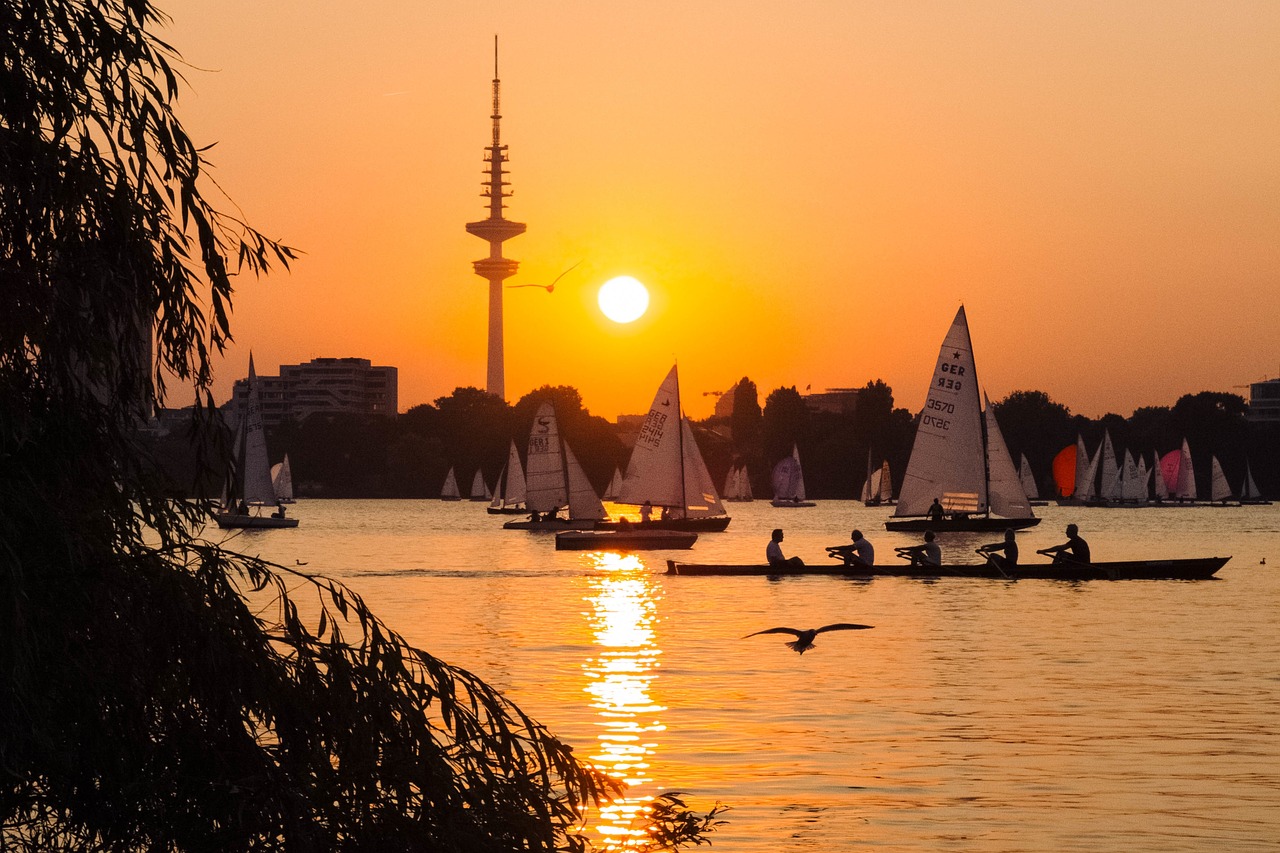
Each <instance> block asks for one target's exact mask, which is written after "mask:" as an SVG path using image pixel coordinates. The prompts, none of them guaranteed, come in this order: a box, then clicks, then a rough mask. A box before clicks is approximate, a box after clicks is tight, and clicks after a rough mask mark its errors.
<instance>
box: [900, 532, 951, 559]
mask: <svg viewBox="0 0 1280 853" xmlns="http://www.w3.org/2000/svg"><path fill="white" fill-rule="evenodd" d="M937 538H938V537H937V536H935V535H934V533H933V531H932V530H926V531H925V532H924V542H923V543H921V544H919V545H908V546H906V547H904V548H894V549H893V550H894V553H896V554H897V555H898V556H899V557H902V558H903V559H904V560H910V561H911V565H913V566H941V565H942V546H941V545H939V544H938V543H937V541H936V540H937Z"/></svg>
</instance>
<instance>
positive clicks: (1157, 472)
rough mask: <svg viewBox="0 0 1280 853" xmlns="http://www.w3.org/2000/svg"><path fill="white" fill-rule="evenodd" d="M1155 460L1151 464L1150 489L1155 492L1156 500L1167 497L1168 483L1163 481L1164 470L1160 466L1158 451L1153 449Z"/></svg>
mask: <svg viewBox="0 0 1280 853" xmlns="http://www.w3.org/2000/svg"><path fill="white" fill-rule="evenodd" d="M1153 455H1154V456H1155V462H1154V463H1153V464H1152V466H1151V490H1152V491H1153V492H1155V496H1156V500H1161V501H1164V500H1168V499H1169V484H1168V483H1166V482H1165V481H1164V471H1163V469H1162V468H1161V467H1160V453H1159V451H1153Z"/></svg>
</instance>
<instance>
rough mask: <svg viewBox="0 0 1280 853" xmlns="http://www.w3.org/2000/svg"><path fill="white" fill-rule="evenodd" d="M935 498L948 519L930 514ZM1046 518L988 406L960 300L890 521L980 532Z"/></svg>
mask: <svg viewBox="0 0 1280 853" xmlns="http://www.w3.org/2000/svg"><path fill="white" fill-rule="evenodd" d="M935 500H937V501H938V502H939V503H940V504H941V506H942V509H943V510H944V512H945V513H947V515H946V516H944V517H943V518H941V519H938V518H930V517H929V512H930V506H931V505H932V504H933V502H934V501H935ZM993 514H994V515H993ZM1000 516H1003V517H1000ZM1039 523H1040V519H1039V518H1036V516H1035V515H1034V514H1033V513H1032V511H1031V504H1030V502H1029V501H1028V500H1027V495H1026V493H1025V492H1023V491H1022V484H1021V482H1019V480H1018V472H1017V470H1015V469H1014V467H1013V458H1012V457H1011V456H1010V455H1009V448H1008V447H1007V446H1006V445H1005V443H1004V437H1003V436H1001V434H1000V427H999V426H998V425H997V424H996V419H995V412H994V411H993V410H992V408H991V406H990V404H988V405H987V406H986V411H985V412H984V411H983V406H982V397H981V395H980V393H979V385H978V376H977V369H976V367H975V361H974V356H973V344H972V342H971V341H970V339H969V323H968V319H967V318H966V317H965V313H964V306H961V307H960V310H959V311H957V312H956V316H955V319H954V320H953V321H952V323H951V328H950V329H949V330H948V332H947V335H946V337H945V338H944V339H943V341H942V347H941V349H940V350H939V352H938V361H937V363H936V365H935V366H934V371H933V376H932V377H931V379H930V381H929V395H928V397H927V399H926V400H925V406H924V409H923V411H922V412H921V415H920V421H919V426H918V427H917V429H916V438H915V444H914V445H913V446H912V448H911V458H910V460H908V462H907V473H906V476H905V477H904V478H903V481H902V488H901V489H900V491H899V492H898V508H897V509H896V510H895V511H894V514H893V518H892V519H890V520H889V521H887V522H885V527H886V528H887V529H889V530H973V531H977V530H1002V529H1005V528H1010V527H1012V528H1018V527H1030V526H1032V525H1034V524H1039Z"/></svg>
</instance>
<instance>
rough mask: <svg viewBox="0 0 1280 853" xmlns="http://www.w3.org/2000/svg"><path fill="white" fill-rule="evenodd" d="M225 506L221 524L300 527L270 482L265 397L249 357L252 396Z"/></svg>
mask: <svg viewBox="0 0 1280 853" xmlns="http://www.w3.org/2000/svg"><path fill="white" fill-rule="evenodd" d="M227 473H228V477H227V484H226V489H225V491H224V493H223V499H222V506H221V508H220V509H219V510H218V511H217V512H215V513H214V516H213V518H214V521H216V522H217V523H218V526H219V527H222V528H226V529H230V528H280V527H297V526H298V519H296V518H285V514H284V506H283V505H282V504H281V503H280V501H279V499H278V498H277V497H276V490H275V487H274V486H273V485H272V483H271V466H270V464H269V462H268V460H267V437H266V431H265V430H264V429H263V426H262V398H261V393H260V392H259V390H258V376H257V374H256V373H255V372H254V369H253V355H252V354H250V356H249V397H248V401H247V405H246V407H245V411H244V413H243V414H242V416H241V418H240V424H239V426H238V427H237V429H236V455H235V459H234V460H233V462H232V464H231V466H230V468H229V469H228V472H227ZM269 506H273V507H276V511H275V512H274V513H272V514H271V515H263V514H262V510H263V508H265V507H269Z"/></svg>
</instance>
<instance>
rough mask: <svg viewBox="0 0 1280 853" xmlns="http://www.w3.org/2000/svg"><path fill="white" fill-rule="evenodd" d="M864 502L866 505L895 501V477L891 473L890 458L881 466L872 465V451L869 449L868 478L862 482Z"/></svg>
mask: <svg viewBox="0 0 1280 853" xmlns="http://www.w3.org/2000/svg"><path fill="white" fill-rule="evenodd" d="M861 500H862V503H863V504H864V505H865V506H888V505H890V504H891V503H893V477H892V476H891V475H890V474H889V460H888V459H886V460H884V461H883V462H881V463H880V467H878V468H872V467H871V451H870V450H868V451H867V478H866V479H865V480H864V481H863V482H862V494H861Z"/></svg>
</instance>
